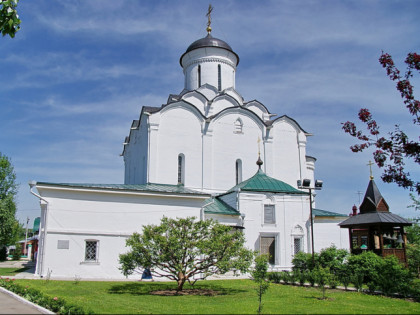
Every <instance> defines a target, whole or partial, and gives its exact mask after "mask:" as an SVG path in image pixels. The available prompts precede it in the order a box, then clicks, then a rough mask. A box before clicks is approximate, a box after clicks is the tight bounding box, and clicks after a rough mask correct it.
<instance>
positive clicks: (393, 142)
mask: <svg viewBox="0 0 420 315" xmlns="http://www.w3.org/2000/svg"><path fill="white" fill-rule="evenodd" d="M379 62H380V64H381V65H382V67H383V68H385V69H386V72H387V75H388V77H389V78H390V79H391V80H392V81H396V82H397V86H396V87H397V90H398V91H399V92H400V94H401V97H402V98H403V100H404V104H405V106H406V107H407V109H408V111H409V113H410V114H411V115H412V116H413V123H414V125H417V126H418V125H420V115H419V113H420V101H418V100H416V99H415V98H414V94H413V93H414V92H413V91H414V88H413V86H412V85H411V83H410V78H412V77H413V71H414V70H417V71H419V72H420V55H419V54H417V53H409V54H408V55H407V58H406V59H405V63H406V64H407V71H406V72H405V74H404V75H402V74H401V73H400V71H399V70H398V69H397V68H396V67H395V64H394V61H393V60H392V57H391V56H390V55H389V54H387V53H382V55H381V57H380V58H379ZM359 120H360V121H362V122H363V123H364V124H366V127H367V130H368V133H364V132H362V131H361V130H359V129H358V128H357V127H356V125H355V124H354V123H353V122H350V121H347V122H345V123H343V130H344V131H345V132H346V133H348V134H350V135H351V136H352V137H355V138H357V139H358V140H360V141H362V143H360V144H356V145H353V146H351V147H350V149H351V150H352V151H353V152H362V151H363V150H365V149H367V148H369V147H375V148H376V150H375V151H374V152H373V158H374V160H375V162H376V164H377V165H378V167H380V168H381V167H384V171H383V173H382V176H381V178H382V180H383V181H384V182H386V183H392V182H394V183H396V184H397V185H398V186H400V187H403V188H408V189H410V190H415V191H416V192H417V194H420V182H419V181H417V180H415V179H413V178H411V175H410V173H409V172H407V171H406V170H405V161H406V160H407V159H410V160H412V161H413V162H414V163H416V164H420V143H419V142H418V139H410V138H409V137H408V135H407V134H406V133H405V132H404V131H403V130H401V129H400V126H399V125H395V129H394V131H392V132H390V133H389V135H388V136H380V132H379V125H378V124H377V122H376V121H375V120H374V119H373V117H372V114H371V113H370V111H369V110H368V109H367V108H362V109H361V110H360V111H359Z"/></svg>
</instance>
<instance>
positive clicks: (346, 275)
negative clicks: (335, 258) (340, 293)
mask: <svg viewBox="0 0 420 315" xmlns="http://www.w3.org/2000/svg"><path fill="white" fill-rule="evenodd" d="M337 276H338V281H339V282H341V284H342V285H343V286H344V289H346V290H347V288H348V286H349V284H350V282H351V277H352V275H351V273H350V270H349V268H348V267H347V265H341V266H340V268H339V269H338V270H337Z"/></svg>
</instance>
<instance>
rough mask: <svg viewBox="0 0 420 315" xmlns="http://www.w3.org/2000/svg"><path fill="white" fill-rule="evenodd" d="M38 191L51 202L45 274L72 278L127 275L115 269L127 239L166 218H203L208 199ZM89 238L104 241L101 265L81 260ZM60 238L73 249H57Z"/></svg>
mask: <svg viewBox="0 0 420 315" xmlns="http://www.w3.org/2000/svg"><path fill="white" fill-rule="evenodd" d="M38 191H39V193H40V194H41V195H42V196H43V197H44V198H45V199H46V200H47V201H48V210H47V217H46V220H47V225H46V233H47V237H46V247H45V249H46V250H45V257H44V265H43V268H42V272H43V275H44V276H45V275H46V274H47V272H48V269H49V270H52V271H53V274H52V276H53V277H70V278H73V277H74V276H75V275H79V276H81V277H83V278H123V276H122V274H121V273H120V272H119V271H118V269H117V267H118V255H119V254H120V253H123V252H125V251H126V250H127V249H126V248H125V239H126V237H128V236H129V235H131V234H132V233H133V232H141V230H142V226H143V225H146V224H158V223H159V222H160V219H161V218H162V217H163V216H167V217H173V218H176V217H191V216H195V217H197V218H199V217H200V211H201V206H202V203H203V201H204V200H205V198H208V196H199V197H198V196H179V195H178V196H177V195H173V196H171V195H163V194H141V193H129V192H125V193H123V192H109V191H102V190H98V191H95V190H93V191H92V190H89V191H87V190H78V189H54V188H46V187H43V188H42V187H38ZM42 224H45V220H43V222H42ZM87 239H95V240H99V242H100V243H99V265H98V264H84V263H82V264H80V262H82V261H83V259H84V253H85V240H87ZM58 240H69V241H70V248H69V249H68V250H64V249H57V241H58Z"/></svg>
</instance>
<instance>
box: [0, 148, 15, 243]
mask: <svg viewBox="0 0 420 315" xmlns="http://www.w3.org/2000/svg"><path fill="white" fill-rule="evenodd" d="M16 194H17V184H16V174H15V172H14V169H13V165H12V163H11V162H10V160H9V158H8V157H7V156H5V155H2V154H1V153H0V247H3V246H5V245H10V244H13V243H14V242H15V241H16V235H17V231H18V227H19V223H18V222H17V220H16V218H15V215H16V203H15V197H16Z"/></svg>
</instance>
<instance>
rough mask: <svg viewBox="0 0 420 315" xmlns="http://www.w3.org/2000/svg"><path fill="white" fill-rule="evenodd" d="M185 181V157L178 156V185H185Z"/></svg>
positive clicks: (182, 155)
mask: <svg viewBox="0 0 420 315" xmlns="http://www.w3.org/2000/svg"><path fill="white" fill-rule="evenodd" d="M184 181H185V156H184V154H182V153H181V154H179V155H178V184H184Z"/></svg>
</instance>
